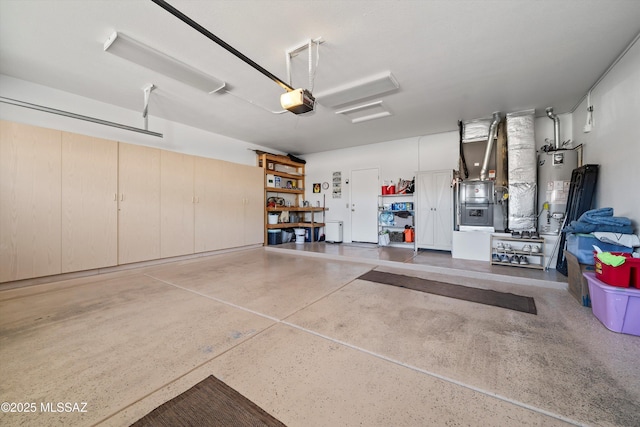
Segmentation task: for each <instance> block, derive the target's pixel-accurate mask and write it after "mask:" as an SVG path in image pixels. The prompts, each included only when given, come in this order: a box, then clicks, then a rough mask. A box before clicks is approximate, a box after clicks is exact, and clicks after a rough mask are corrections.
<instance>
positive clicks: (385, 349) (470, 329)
mask: <svg viewBox="0 0 640 427" xmlns="http://www.w3.org/2000/svg"><path fill="white" fill-rule="evenodd" d="M320 245H321V244H319V243H318V244H314V245H309V246H307V245H300V246H301V247H300V248H289V249H287V248H285V247H283V248H279V249H273V248H257V249H251V250H246V251H239V252H232V253H226V254H219V255H214V256H210V257H202V258H197V259H193V260H188V261H180V262H172V263H168V264H163V265H156V266H151V267H145V268H138V269H134V270H127V271H120V272H113V273H108V274H103V275H99V276H91V277H85V278H76V279H71V280H66V281H60V282H55V283H50V284H42V285H37V286H30V287H23V288H17V289H11V290H5V291H2V292H0V361H1V363H0V378H2V381H1V383H0V396H1V400H2V401H3V402H5V401H6V402H35V403H37V405H38V411H37V413H23V414H18V413H0V424H2V425H9V426H12V425H32V426H42V425H48V426H50V425H95V424H100V425H113V426H123V425H129V424H130V423H132V422H133V421H135V420H137V419H138V418H140V417H142V416H143V415H145V414H146V413H148V412H149V411H151V410H152V409H154V408H155V407H156V406H158V405H160V404H162V403H163V402H165V401H166V400H169V399H171V398H172V397H174V396H176V395H178V394H180V393H182V392H183V391H185V390H187V389H188V388H190V387H191V386H193V385H194V384H196V383H197V382H199V381H201V380H202V379H204V378H205V377H207V376H208V375H210V374H213V375H215V376H217V377H218V378H220V379H222V380H223V381H224V382H226V383H227V384H229V385H230V386H231V387H233V388H234V389H236V390H237V391H239V392H240V393H242V394H243V395H245V396H246V397H247V398H249V399H251V400H252V401H254V402H255V403H256V404H258V405H259V406H261V407H262V408H263V409H265V410H266V411H268V412H269V413H271V414H272V415H274V416H275V417H276V418H278V419H279V420H280V421H282V422H284V423H285V424H287V425H289V426H350V425H366V426H378V425H384V426H388V425H395V426H425V425H438V426H440V425H479V426H512V425H537V426H556V425H571V424H574V425H597V426H613V425H616V426H619V425H626V426H637V425H640V363H639V361H638V356H639V355H640V337H634V336H630V335H624V334H617V333H613V332H610V331H608V330H607V329H606V328H604V326H602V324H601V323H600V322H599V321H598V320H597V319H596V318H595V317H593V315H592V314H591V310H590V309H588V308H584V307H581V306H580V305H578V303H577V302H576V301H575V300H574V299H573V298H572V297H571V296H570V295H569V294H568V293H567V292H566V291H565V290H564V289H554V288H553V286H546V287H545V285H543V286H533V285H531V284H513V283H510V281H509V280H508V279H505V280H501V279H499V278H498V279H497V280H496V278H495V277H494V276H493V273H491V272H489V273H487V272H474V271H473V269H471V267H469V269H462V270H465V271H471V273H468V274H466V275H458V274H457V273H456V271H453V272H449V274H448V273H447V270H438V271H434V269H435V268H436V267H438V266H437V265H436V264H437V262H435V263H433V262H432V264H434V265H430V264H429V263H428V262H426V261H425V262H424V263H423V265H422V266H421V267H416V266H415V265H414V266H410V265H408V264H407V262H406V261H402V262H396V261H393V262H392V261H388V260H385V259H381V260H379V261H378V264H377V265H376V262H375V261H372V260H371V259H370V258H367V257H370V252H365V251H364V250H365V249H366V250H370V249H371V248H365V247H363V252H362V254H361V255H360V256H352V257H347V256H343V257H341V258H336V257H334V256H332V254H331V253H330V251H333V250H338V249H339V248H337V249H331V247H330V246H329V245H325V251H328V252H329V253H327V254H325V256H324V257H323V256H321V255H322V254H321V252H322V249H320ZM303 246H307V248H306V250H304V249H303ZM353 248H357V245H353ZM353 248H348V247H347V246H346V245H344V246H343V249H342V250H347V251H356V250H357V249H353ZM319 252H320V253H319ZM310 254H311V255H310ZM437 256H438V255H436V257H437ZM382 258H384V255H383V256H382ZM364 259H368V261H367V262H363V261H358V260H364ZM429 262H431V261H429ZM441 262H445V261H444V259H443V260H441ZM418 264H419V262H418ZM458 267H459V266H458ZM372 268H378V269H380V270H383V271H389V272H396V273H400V274H410V275H415V276H418V277H423V278H432V279H436V280H444V279H447V280H449V281H451V282H455V283H461V284H466V285H469V286H478V287H485V288H492V289H496V290H499V291H507V292H514V293H517V294H521V295H527V296H532V297H534V298H535V302H536V306H537V308H538V315H537V316H536V315H531V314H524V313H519V312H515V311H511V310H506V309H501V308H495V307H489V306H484V305H479V304H474V303H470V302H465V301H460V300H456V299H450V298H445V297H439V296H435V295H429V294H425V293H420V292H416V291H411V290H406V289H402V288H397V287H393V286H387V285H381V284H377V283H372V282H367V281H362V280H357V279H356V277H358V276H359V275H361V274H363V273H364V272H366V271H368V270H370V269H372ZM440 268H442V267H440ZM504 268H507V267H504ZM454 270H455V269H454ZM513 270H515V269H513ZM537 273H538V274H540V273H541V272H537ZM487 278H488V279H487ZM525 279H527V280H538V278H535V277H534V278H533V279H530V278H525ZM547 279H548V278H545V279H544V280H547ZM518 280H519V279H518ZM512 281H517V280H516V279H514V280H512ZM43 402H45V403H46V402H54V403H55V402H87V406H86V412H84V413H43V412H42V411H40V410H39V409H40V404H41V403H43Z"/></svg>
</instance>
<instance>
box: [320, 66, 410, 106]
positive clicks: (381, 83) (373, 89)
mask: <svg viewBox="0 0 640 427" xmlns="http://www.w3.org/2000/svg"><path fill="white" fill-rule="evenodd" d="M399 88H400V85H399V84H398V81H397V80H396V78H395V77H394V76H393V74H391V71H385V72H383V73H380V74H375V75H373V76H369V77H365V78H363V79H360V80H355V81H353V82H350V83H346V84H344V85H342V86H338V87H337V88H334V89H331V90H327V91H325V92H321V93H318V94H317V95H316V98H317V99H318V102H319V103H320V104H322V105H324V106H326V107H337V106H339V105H344V104H349V103H352V102H356V101H360V100H364V99H366V98H370V97H372V96H376V95H381V94H383V93H387V92H391V91H395V90H398V89H399Z"/></svg>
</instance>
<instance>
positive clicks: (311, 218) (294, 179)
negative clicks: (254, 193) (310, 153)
mask: <svg viewBox="0 0 640 427" xmlns="http://www.w3.org/2000/svg"><path fill="white" fill-rule="evenodd" d="M258 166H259V167H261V168H262V169H263V170H264V192H265V197H264V199H265V203H266V206H265V209H264V244H265V245H267V244H268V241H269V240H268V239H269V236H268V232H269V230H274V229H285V228H310V229H311V241H314V236H315V229H316V228H320V227H324V225H325V224H324V211H325V210H326V208H325V207H324V206H322V207H318V206H304V204H303V203H304V192H305V174H304V172H305V171H304V169H305V165H304V164H303V163H298V162H295V161H293V160H291V159H290V158H289V157H287V156H279V155H274V154H268V153H260V154H258ZM274 200H275V201H274ZM282 212H288V213H290V214H296V216H298V215H299V216H301V218H297V220H296V221H289V222H278V223H277V224H269V214H274V213H278V214H280V213H282ZM320 213H321V214H322V218H321V220H318V218H316V215H318V214H320ZM290 218H291V217H290Z"/></svg>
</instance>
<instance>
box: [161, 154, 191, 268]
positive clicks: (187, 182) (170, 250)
mask: <svg viewBox="0 0 640 427" xmlns="http://www.w3.org/2000/svg"><path fill="white" fill-rule="evenodd" d="M160 164H161V167H160V218H161V221H160V256H161V257H162V258H167V257H172V256H179V255H188V254H192V253H193V244H194V243H193V236H194V202H195V199H194V189H193V185H194V184H193V179H194V177H193V175H194V157H193V156H189V155H187V154H180V153H174V152H172V151H164V150H162V151H161V155H160Z"/></svg>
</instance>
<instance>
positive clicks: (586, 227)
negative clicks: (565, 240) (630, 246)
mask: <svg viewBox="0 0 640 427" xmlns="http://www.w3.org/2000/svg"><path fill="white" fill-rule="evenodd" d="M562 231H563V232H564V233H587V234H588V233H595V232H610V233H622V234H633V227H632V226H630V225H608V224H589V223H588V222H580V221H571V224H569V225H567V226H566V227H565V228H563V229H562Z"/></svg>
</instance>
